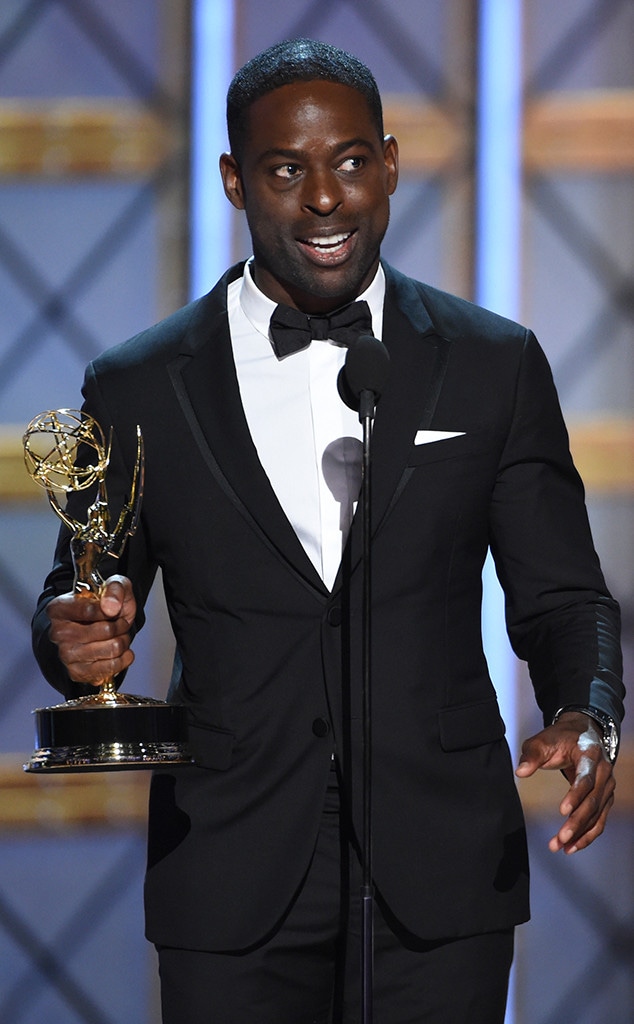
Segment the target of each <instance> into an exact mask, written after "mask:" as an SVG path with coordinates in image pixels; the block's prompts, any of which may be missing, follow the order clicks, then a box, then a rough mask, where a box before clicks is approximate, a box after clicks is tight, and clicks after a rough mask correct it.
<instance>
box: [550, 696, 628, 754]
mask: <svg viewBox="0 0 634 1024" xmlns="http://www.w3.org/2000/svg"><path fill="white" fill-rule="evenodd" d="M564 711H580V712H581V713H582V714H584V715H587V716H588V718H592V719H593V720H594V721H595V722H596V723H597V725H600V726H601V730H602V732H603V736H602V742H603V749H604V750H605V753H606V756H607V759H608V761H609V762H610V764H614V762H615V761H616V755H617V753H618V750H619V732H618V729H617V727H616V722H615V721H614V719H613V718H610V716H609V715H608V714H606V713H605V711H600V710H599V708H595V707H592V706H588V705H585V704H566V706H565V707H563V708H559V711H558V712H557V714H556V715H555V717H554V718H553V720H552V724H553V725H554V724H555V722H556V721H557V719H558V718H559V716H560V715H563V713H564Z"/></svg>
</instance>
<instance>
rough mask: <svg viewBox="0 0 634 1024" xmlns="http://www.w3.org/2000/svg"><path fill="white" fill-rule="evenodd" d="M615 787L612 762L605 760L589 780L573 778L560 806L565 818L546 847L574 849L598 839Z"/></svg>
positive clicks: (581, 847)
mask: <svg viewBox="0 0 634 1024" xmlns="http://www.w3.org/2000/svg"><path fill="white" fill-rule="evenodd" d="M615 788H616V782H615V779H614V775H613V774H612V766H611V765H610V764H609V762H607V760H606V761H605V764H604V765H601V766H599V767H597V769H596V776H593V782H592V784H590V780H589V778H588V777H584V778H581V779H580V780H578V779H575V781H574V782H573V784H572V786H571V788H570V790H569V791H568V793H567V794H566V796H565V797H564V799H563V800H562V802H561V804H560V807H559V810H560V812H561V814H563V815H564V816H566V821H565V822H564V824H563V825H562V826H561V828H560V830H559V832H558V833H557V835H555V836H553V838H552V839H551V840H550V843H549V844H548V845H549V849H551V850H552V851H553V853H557V852H558V851H559V850H563V851H564V853H567V854H571V853H576V852H577V851H578V850H584V849H585V848H586V847H588V846H590V844H591V843H593V842H594V840H595V839H598V837H599V836H600V835H601V833H602V832H603V830H604V828H605V824H606V821H607V817H608V814H609V812H610V809H611V807H612V805H613V803H614V791H615Z"/></svg>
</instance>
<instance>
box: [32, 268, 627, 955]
mask: <svg viewBox="0 0 634 1024" xmlns="http://www.w3.org/2000/svg"><path fill="white" fill-rule="evenodd" d="M385 271H386V275H387V293H386V302H385V315H384V331H383V340H384V342H385V344H386V345H387V347H388V349H389V352H390V357H391V374H390V378H389V382H388V384H387V386H386V387H385V390H384V393H383V395H382V397H381V399H380V402H379V406H378V411H377V416H376V421H375V427H374V432H373V446H374V447H373V452H374V454H373V460H374V461H373V511H372V517H373V573H374V575H373V645H372V649H373V681H372V686H373V724H374V772H373V776H374V829H375V840H374V873H375V878H376V883H377V886H378V888H379V890H380V892H381V893H382V895H383V897H384V898H385V900H386V901H387V903H388V904H389V906H390V907H391V909H392V911H393V912H394V913H395V914H396V916H397V917H398V918H399V919H400V920H401V922H402V923H403V925H405V926H406V927H407V928H408V929H409V930H410V931H412V932H414V933H415V934H417V935H419V936H422V937H426V938H439V937H446V936H456V935H466V934H471V933H474V932H481V931H487V930H493V929H498V928H503V927H507V926H509V925H511V924H513V923H515V922H518V921H520V920H522V919H524V918H525V917H526V916H527V912H528V906H527V881H528V872H527V863H526V850H525V840H524V826H523V820H522V813H521V809H520V805H519V801H518V797H517V793H516V788H515V784H514V779H513V774H512V766H511V763H510V757H509V752H508V748H507V745H506V742H505V739H504V724H503V722H502V720H501V718H500V714H499V710H498V705H497V702H496V695H495V691H494V688H493V685H492V683H491V679H490V677H489V673H488V670H487V664H486V660H485V657H484V655H483V651H482V642H481V628H480V616H481V571H482V566H483V562H484V559H485V556H486V554H487V550H488V548H489V546H490V547H491V549H492V551H493V555H494V557H495V562H496V567H497V572H498V575H499V578H500V580H501V582H502V585H503V587H504V590H505V594H506V614H507V625H508V630H509V634H510V637H511V641H512V643H513V646H514V648H515V650H516V652H517V654H518V655H519V656H520V657H521V658H525V659H527V660H528V662H529V665H530V671H531V675H532V680H533V683H534V687H535V692H536V697H537V700H538V702H539V704H540V706H541V708H542V710H543V713H544V718H545V720H546V721H548V720H549V719H550V718H551V716H552V715H553V713H554V712H555V711H556V710H557V709H558V708H559V707H561V706H562V705H565V704H570V703H574V704H587V703H592V704H595V705H598V706H599V707H602V708H603V709H605V710H606V711H608V712H609V713H610V714H612V715H613V716H614V717H615V718H616V719H620V717H621V712H622V708H621V695H622V688H621V683H620V681H619V679H620V661H619V647H618V610H617V607H616V605H615V603H614V601H613V600H612V599H611V597H610V595H609V593H608V592H607V590H606V587H605V583H604V580H603V577H602V574H601V571H600V568H599V564H598V560H597V557H596V555H595V553H594V550H593V546H592V542H591V538H590V532H589V528H588V522H587V517H586V512H585V508H584V501H583V491H582V486H581V483H580V481H579V478H578V476H577V474H576V471H575V469H574V468H573V465H572V461H571V458H570V455H569V451H568V442H567V435H566V431H565V428H564V426H563V423H562V419H561V415H560V410H559V405H558V402H557V398H556V394H555V390H554V387H553V383H552V379H551V375H550V371H549V369H548V366H547V363H546V360H545V358H544V356H543V354H542V352H541V350H540V348H539V346H538V344H537V342H536V340H535V338H534V337H533V336H532V334H531V333H530V332H528V331H527V330H525V329H524V328H522V327H520V326H518V325H516V324H514V323H511V322H509V321H507V320H504V319H502V318H500V317H498V316H495V315H493V314H491V313H488V312H485V311H484V310H482V309H479V308H477V307H475V306H473V305H471V304H469V303H467V302H464V301H462V300H460V299H457V298H455V297H452V296H449V295H446V294H444V293H441V292H439V291H437V290H435V289H432V288H429V287H426V286H424V285H422V284H420V283H417V282H415V281H412V280H411V279H409V278H406V277H404V276H403V275H401V274H399V273H397V272H396V271H394V270H392V269H391V268H389V267H387V266H386V267H385ZM240 272H241V268H240V267H237V268H233V269H232V270H231V271H229V272H228V274H227V275H226V276H225V278H223V280H222V281H221V282H220V283H219V284H218V285H217V286H216V287H215V288H214V290H213V291H212V292H211V293H210V294H209V295H207V296H205V297H204V298H201V299H199V300H197V301H195V302H193V303H191V304H190V305H189V306H187V307H185V308H184V309H182V310H180V311H179V312H178V313H176V314H175V315H173V316H171V317H170V318H168V319H167V320H165V321H163V322H162V323H161V324H159V325H157V326H155V327H153V328H151V329H150V330H148V331H146V332H144V333H143V334H141V335H139V336H138V337H136V338H134V339H132V340H131V341H129V342H126V343H125V344H124V345H123V346H119V347H118V348H116V349H113V350H111V351H109V352H107V353H106V354H105V355H103V356H102V357H100V358H99V359H98V360H96V362H95V363H94V364H93V365H92V366H91V367H90V368H89V369H88V372H87V376H86V382H85V388H84V393H85V405H86V409H87V410H88V411H89V412H90V413H91V414H93V415H94V416H95V417H96V418H97V420H98V421H99V422H100V423H101V425H102V426H103V427H104V428H106V429H107V428H108V427H109V426H110V425H111V424H112V425H113V427H114V431H115V439H116V440H115V448H114V450H113V456H112V462H111V467H110V469H109V475H108V477H107V483H108V491H109V497H110V500H111V504H112V505H113V506H116V504H117V502H119V503H121V502H122V501H123V499H124V495H125V494H127V493H128V491H129V486H130V473H131V469H132V466H133V463H134V455H135V444H136V441H135V427H136V424H137V423H139V424H140V426H141V429H142V432H143V436H144V438H145V447H146V491H145V497H144V504H143V510H142V522H141V526H140V529H139V531H138V533H137V534H136V535H135V537H134V538H133V539H132V540H131V541H130V542H129V544H128V547H127V549H126V551H125V554H124V556H123V559H122V562H121V565H120V571H123V572H124V573H126V574H127V575H129V576H130V577H131V579H132V580H133V582H134V585H135V589H136V591H137V595H138V599H139V602H140V605H141V606H142V605H143V601H144V599H145V597H146V595H147V592H148V589H149V587H150V585H151V582H152V579H153V577H154V575H155V572H156V570H157V568H160V569H161V571H162V575H163V582H164V587H165V593H166V598H167V604H168V608H169V614H170V617H171V622H172V626H173V630H174V634H175V637H176V641H177V645H178V655H179V659H178V663H179V670H178V673H177V678H176V680H175V685H174V688H173V697H174V699H175V700H177V701H180V702H183V703H184V704H186V706H187V708H188V711H189V718H190V723H191V741H192V746H193V749H194V752H195V761H196V764H195V765H194V766H191V767H186V768H183V769H172V770H170V769H165V770H161V771H159V772H157V773H156V774H155V777H154V779H153V783H152V795H151V807H150V825H149V829H150V835H149V866H148V874H147V882H146V909H147V931H148V937H149V938H150V939H151V940H152V941H154V942H157V943H162V944H166V945H170V946H183V947H186V948H201V949H240V948H244V947H246V946H248V945H250V944H252V943H254V942H256V941H257V940H258V939H259V938H261V937H262V936H264V935H265V934H266V933H267V932H268V931H269V930H270V929H271V928H272V927H273V926H274V924H275V923H276V921H277V920H278V919H279V917H280V916H281V915H282V913H283V912H284V910H285V909H286V907H287V906H288V904H289V901H290V900H291V898H292V896H293V894H294V892H295V890H296V889H297V887H298V886H299V884H300V883H301V880H302V877H303V875H304V873H305V871H306V869H307V866H308V863H309V861H310V857H311V853H312V851H313V847H314V843H315V837H316V833H317V829H318V825H319V819H320V814H321V810H322V805H323V799H324V792H325V787H326V783H327V778H328V773H329V767H330V760H331V753H332V752H333V751H335V752H336V753H337V756H338V758H339V761H340V764H341V766H342V771H343V774H344V779H345V783H344V785H345V789H346V791H347V793H348V798H349V800H350V804H351V807H352V813H353V816H354V820H355V822H356V823H357V827H359V817H360V813H361V807H360V762H361V756H360V742H361V723H360V677H361V636H360V627H361V607H362V595H361V577H362V567H361V536H360V527H361V524H360V523H359V522H358V521H357V520H355V521H354V522H353V525H352V529H351V533H350V537H349V540H348V544H347V548H346V550H345V553H344V558H343V560H342V565H341V568H340V572H339V576H338V578H337V580H336V582H335V585H334V588H333V590H332V592H329V591H328V590H327V589H326V587H325V586H324V584H323V582H322V581H321V579H320V578H319V576H318V575H317V573H316V572H315V569H314V568H313V566H312V564H311V563H310V561H309V559H308V557H307V555H306V554H305V552H304V550H303V548H302V546H301V544H300V542H299V540H298V539H297V537H296V535H295V533H294V531H293V529H292V528H291V526H290V524H289V522H288V521H287V519H286V517H285V515H284V513H283V511H282V509H281V508H280V506H279V503H278V501H277V499H276V496H275V494H274V492H273V490H272V488H271V486H270V483H269V481H268V478H267V477H266V475H265V473H264V471H263V469H262V467H261V465H260V463H259V461H258V458H257V454H256V451H255V448H254V445H253V443H252V440H251V437H250V435H249V431H248V428H247V425H246V421H245V417H244V413H243V409H242V406H241V402H240V397H239V390H238V384H237V378H236V372H235V367H234V363H233V357H232V351H231V345H230V339H229V332H228V322H227V313H226V288H227V283H228V281H229V280H231V279H233V278H235V277H236V275H238V274H239V273H240ZM432 429H433V430H438V431H446V432H448V433H455V434H456V436H453V437H448V438H444V439H439V440H435V441H428V442H427V443H417V442H422V441H425V440H426V438H429V436H430V435H425V434H424V433H422V432H424V431H428V430H432ZM86 503H87V502H86V499H85V498H84V497H83V496H82V495H75V496H73V497H72V498H71V509H70V511H71V513H72V514H73V515H75V517H76V518H78V519H81V518H82V513H83V510H84V509H85V505H86ZM71 580H72V570H71V568H70V564H69V556H68V538H67V531H66V530H65V529H62V531H61V534H60V541H59V545H58V550H57V553H56V562H55V566H54V569H53V572H52V574H51V575H50V577H49V579H48V580H47V586H46V590H45V592H44V594H43V596H42V599H41V605H40V612H39V614H38V615H37V617H36V625H35V647H36V651H37V653H38V656H39V658H40V661H41V664H42V666H43V669H44V671H45V673H46V674H47V675H48V677H49V678H50V679H51V681H52V682H53V683H54V685H56V686H58V688H60V689H62V690H64V691H65V692H67V693H69V694H70V693H72V692H76V688H75V690H73V687H72V684H69V681H68V679H67V678H66V677H65V676H64V672H63V670H62V669H61V667H60V666H59V663H58V662H57V660H56V658H55V652H54V649H53V648H52V645H51V644H50V642H49V641H48V639H47V636H46V616H45V613H43V612H44V607H45V604H46V603H47V601H48V600H49V599H50V597H51V596H53V595H54V594H56V593H60V592H63V591H65V590H68V589H70V584H71ZM140 622H141V613H140V619H139V625H140Z"/></svg>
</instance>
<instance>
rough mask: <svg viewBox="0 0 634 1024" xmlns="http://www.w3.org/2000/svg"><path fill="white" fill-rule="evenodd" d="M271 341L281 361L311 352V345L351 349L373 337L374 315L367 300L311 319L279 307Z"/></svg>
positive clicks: (272, 319) (274, 317) (292, 310)
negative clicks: (319, 343)
mask: <svg viewBox="0 0 634 1024" xmlns="http://www.w3.org/2000/svg"><path fill="white" fill-rule="evenodd" d="M270 328H271V341H272V343H273V348H274V349H275V355H276V356H277V358H278V359H281V358H282V356H288V355H290V354H291V352H299V351H300V349H302V348H307V347H308V345H310V343H311V341H325V340H326V339H328V340H330V341H337V342H339V343H340V344H342V345H351V344H352V342H353V341H356V340H357V338H358V337H359V335H360V334H372V314H371V313H370V307H369V306H368V304H367V302H366V301H365V300H361V301H360V302H352V303H350V305H348V306H343V307H342V308H341V309H336V310H335V312H334V313H330V315H329V316H307V315H306V313H302V312H300V310H299V309H292V308H291V307H290V306H276V307H275V309H274V310H273V315H272V317H271V324H270Z"/></svg>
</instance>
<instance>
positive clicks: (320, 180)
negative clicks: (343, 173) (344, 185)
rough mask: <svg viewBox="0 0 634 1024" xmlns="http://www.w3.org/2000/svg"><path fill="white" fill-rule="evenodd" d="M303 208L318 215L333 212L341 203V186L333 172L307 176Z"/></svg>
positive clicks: (322, 215) (321, 172)
mask: <svg viewBox="0 0 634 1024" xmlns="http://www.w3.org/2000/svg"><path fill="white" fill-rule="evenodd" d="M304 189H305V191H304V202H303V205H304V208H305V209H306V210H309V211H310V212H311V213H316V214H318V216H320V217H327V216H328V215H329V214H331V213H334V211H335V210H336V209H337V207H338V206H339V205H340V204H341V200H342V195H341V186H340V183H339V182H338V181H337V178H336V176H335V175H334V174H332V173H329V172H327V171H320V172H317V171H316V172H314V173H312V174H311V175H309V176H307V178H306V182H305V185H304Z"/></svg>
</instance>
